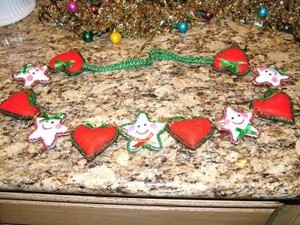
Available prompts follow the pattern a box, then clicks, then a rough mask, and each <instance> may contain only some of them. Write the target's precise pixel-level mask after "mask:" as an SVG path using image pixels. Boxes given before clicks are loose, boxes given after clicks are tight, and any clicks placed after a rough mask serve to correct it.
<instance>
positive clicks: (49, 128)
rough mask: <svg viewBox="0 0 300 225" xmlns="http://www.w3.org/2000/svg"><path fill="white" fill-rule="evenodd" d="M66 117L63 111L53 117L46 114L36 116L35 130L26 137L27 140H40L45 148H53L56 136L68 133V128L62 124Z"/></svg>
mask: <svg viewBox="0 0 300 225" xmlns="http://www.w3.org/2000/svg"><path fill="white" fill-rule="evenodd" d="M66 118H67V116H66V114H63V113H59V114H56V115H55V116H53V117H49V116H48V114H44V115H43V117H37V119H36V121H35V122H34V126H35V130H34V131H33V132H32V133H31V134H29V135H28V137H27V140H28V142H36V141H41V142H42V143H43V145H44V149H45V150H48V149H50V148H53V147H54V146H55V144H56V140H57V138H58V137H60V136H64V135H68V134H69V132H68V128H67V127H66V126H65V125H63V123H64V122H65V120H66Z"/></svg>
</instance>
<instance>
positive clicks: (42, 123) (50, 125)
mask: <svg viewBox="0 0 300 225" xmlns="http://www.w3.org/2000/svg"><path fill="white" fill-rule="evenodd" d="M37 126H38V128H39V129H41V130H45V131H50V130H52V131H57V132H59V130H60V129H61V128H62V127H63V125H62V123H61V121H60V120H57V119H50V120H45V119H41V120H39V121H38V122H37Z"/></svg>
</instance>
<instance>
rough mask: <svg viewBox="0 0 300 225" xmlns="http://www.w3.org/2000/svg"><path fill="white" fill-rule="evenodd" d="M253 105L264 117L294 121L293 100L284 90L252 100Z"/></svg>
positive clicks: (258, 113)
mask: <svg viewBox="0 0 300 225" xmlns="http://www.w3.org/2000/svg"><path fill="white" fill-rule="evenodd" d="M251 107H252V108H253V109H254V112H255V113H256V114H257V115H258V116H260V117H263V118H266V119H270V120H275V121H281V122H286V123H294V122H295V120H294V117H293V113H292V112H293V110H292V102H291V100H290V98H289V97H288V96H287V95H286V94H285V93H283V92H279V93H275V94H271V95H270V96H268V97H266V98H264V99H258V100H255V101H253V102H252V104H251Z"/></svg>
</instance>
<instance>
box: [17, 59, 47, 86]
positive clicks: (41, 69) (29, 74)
mask: <svg viewBox="0 0 300 225" xmlns="http://www.w3.org/2000/svg"><path fill="white" fill-rule="evenodd" d="M47 73H48V68H47V66H37V67H33V66H32V65H31V64H28V65H25V66H24V67H23V68H22V70H21V71H19V72H18V73H16V74H14V75H13V78H14V80H17V81H22V82H23V84H24V87H29V88H30V87H33V86H34V85H36V84H38V83H48V82H50V80H51V78H50V77H48V76H47Z"/></svg>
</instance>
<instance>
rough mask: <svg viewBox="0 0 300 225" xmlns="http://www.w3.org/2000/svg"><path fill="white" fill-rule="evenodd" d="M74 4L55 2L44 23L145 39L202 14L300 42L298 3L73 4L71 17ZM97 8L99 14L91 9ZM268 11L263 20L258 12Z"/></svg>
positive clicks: (130, 0)
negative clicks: (283, 34) (69, 6)
mask: <svg viewBox="0 0 300 225" xmlns="http://www.w3.org/2000/svg"><path fill="white" fill-rule="evenodd" d="M70 1H71V0H67V1H66V0H52V1H51V4H48V5H47V6H44V7H43V8H42V10H41V12H40V19H41V20H42V21H43V22H51V23H55V24H57V25H60V26H63V27H65V28H66V29H70V30H72V31H74V32H75V33H76V34H78V35H81V34H82V33H83V32H84V31H87V30H90V31H92V32H93V33H94V34H98V35H101V34H103V33H106V32H112V31H113V30H117V31H118V32H120V33H122V34H123V35H124V36H144V37H145V36H146V37H149V36H151V35H157V34H162V33H168V32H170V31H171V30H172V29H173V28H174V27H175V25H176V23H178V22H179V21H188V22H189V23H190V25H193V24H194V23H195V22H196V21H197V20H202V19H203V18H202V17H201V15H199V11H200V10H203V11H205V12H210V13H211V14H213V15H214V18H216V19H224V18H229V19H233V20H235V21H243V22H245V23H248V24H254V23H259V24H261V25H263V26H265V27H268V28H275V29H278V30H283V31H287V32H291V33H292V34H293V35H294V37H295V39H296V40H297V41H300V21H299V18H300V1H298V0H233V1H232V0H222V1H218V0H94V1H92V0H89V1H88V0H73V1H75V2H76V3H77V4H78V11H77V12H75V13H70V12H69V11H68V10H67V7H66V5H67V3H68V2H70ZM93 4H95V5H96V6H97V12H96V13H95V12H94V11H93V10H91V6H93ZM260 7H266V8H267V9H268V15H267V16H266V17H265V18H260V17H259V16H258V14H257V10H258V9H259V8H260Z"/></svg>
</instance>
